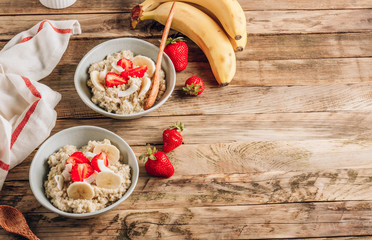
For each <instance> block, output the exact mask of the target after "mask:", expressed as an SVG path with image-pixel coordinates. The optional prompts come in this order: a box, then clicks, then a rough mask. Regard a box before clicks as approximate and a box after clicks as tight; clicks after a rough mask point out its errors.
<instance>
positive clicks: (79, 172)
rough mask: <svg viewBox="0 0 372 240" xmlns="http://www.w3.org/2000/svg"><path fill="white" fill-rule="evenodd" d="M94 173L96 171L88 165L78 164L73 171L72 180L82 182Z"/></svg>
mask: <svg viewBox="0 0 372 240" xmlns="http://www.w3.org/2000/svg"><path fill="white" fill-rule="evenodd" d="M93 173H94V169H93V168H92V166H90V165H89V164H88V163H78V164H76V165H75V166H73V167H72V169H71V180H72V181H73V182H82V181H84V179H87V178H88V177H89V176H90V175H92V174H93Z"/></svg>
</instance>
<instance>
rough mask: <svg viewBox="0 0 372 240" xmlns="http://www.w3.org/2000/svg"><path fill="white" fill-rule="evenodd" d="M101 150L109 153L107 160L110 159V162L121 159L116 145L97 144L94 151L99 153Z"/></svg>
mask: <svg viewBox="0 0 372 240" xmlns="http://www.w3.org/2000/svg"><path fill="white" fill-rule="evenodd" d="M101 152H103V153H105V154H106V155H107V160H108V161H109V163H110V164H114V163H116V162H117V161H119V159H120V151H119V149H117V147H115V146H114V145H111V144H97V145H96V146H95V148H94V149H93V153H95V154H99V153H101ZM92 161H93V160H92Z"/></svg>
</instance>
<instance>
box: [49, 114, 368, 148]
mask: <svg viewBox="0 0 372 240" xmlns="http://www.w3.org/2000/svg"><path fill="white" fill-rule="evenodd" d="M371 120H372V115H371V114H370V113H369V112H311V113H275V114H240V115H205V116H204V115H195V116H183V117H180V116H164V117H163V116H162V117H160V116H153V117H144V118H140V119H137V120H128V121H117V120H114V119H102V120H100V121H94V120H90V119H75V120H74V121H70V120H68V119H61V120H57V124H56V127H55V128H54V129H53V131H52V133H55V132H58V131H60V130H62V129H65V128H67V127H72V126H78V125H89V124H93V125H96V126H100V127H103V128H107V129H108V130H110V131H113V132H115V133H117V134H119V135H120V136H121V137H123V138H124V139H125V140H126V141H127V142H128V143H129V144H131V145H145V144H147V143H151V144H161V143H162V137H161V133H162V131H163V130H164V129H166V128H167V127H169V125H171V124H173V123H175V122H177V121H182V122H183V123H184V124H185V126H186V130H185V132H184V142H185V143H186V144H201V143H202V144H209V143H217V142H220V143H231V142H242V141H243V142H244V141H302V140H336V139H344V140H352V139H356V138H358V139H365V138H369V136H370V135H371V134H372V128H371V124H370V122H371ZM211 125H213V128H211V127H210V126H211ZM137 126H146V127H145V128H144V129H143V130H139V129H138V127H137ZM216 129H217V130H216Z"/></svg>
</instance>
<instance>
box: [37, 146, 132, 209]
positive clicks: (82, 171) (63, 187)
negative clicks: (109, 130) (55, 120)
mask: <svg viewBox="0 0 372 240" xmlns="http://www.w3.org/2000/svg"><path fill="white" fill-rule="evenodd" d="M121 158H122V156H121V154H120V152H119V150H118V149H117V148H116V147H115V146H114V145H112V144H111V142H110V141H109V140H107V139H105V140H103V141H100V142H99V141H89V142H88V145H86V146H84V147H82V148H81V149H78V148H77V147H76V146H73V145H66V146H64V147H62V148H61V149H59V151H58V152H56V153H53V154H52V155H50V156H49V159H48V164H49V167H50V171H49V173H48V178H47V180H46V181H45V183H44V187H45V193H46V196H47V197H48V198H49V199H50V201H51V202H52V204H53V205H54V206H55V207H57V208H58V209H60V210H62V211H64V212H72V213H88V212H94V211H97V210H100V209H103V208H105V207H107V206H109V205H111V204H112V203H114V202H116V201H117V200H119V199H120V198H121V197H122V196H123V195H124V193H125V192H126V191H127V189H128V188H129V186H130V185H131V175H130V167H129V165H127V164H123V163H121V160H122V159H121Z"/></svg>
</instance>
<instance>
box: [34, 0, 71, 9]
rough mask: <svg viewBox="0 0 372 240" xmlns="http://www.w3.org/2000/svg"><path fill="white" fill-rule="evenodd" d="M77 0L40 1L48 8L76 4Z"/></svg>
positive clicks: (60, 7) (59, 7)
mask: <svg viewBox="0 0 372 240" xmlns="http://www.w3.org/2000/svg"><path fill="white" fill-rule="evenodd" d="M75 2H76V0H40V3H41V4H43V5H44V6H45V7H47V8H52V9H62V8H67V7H69V6H71V5H72V4H74V3H75Z"/></svg>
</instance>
